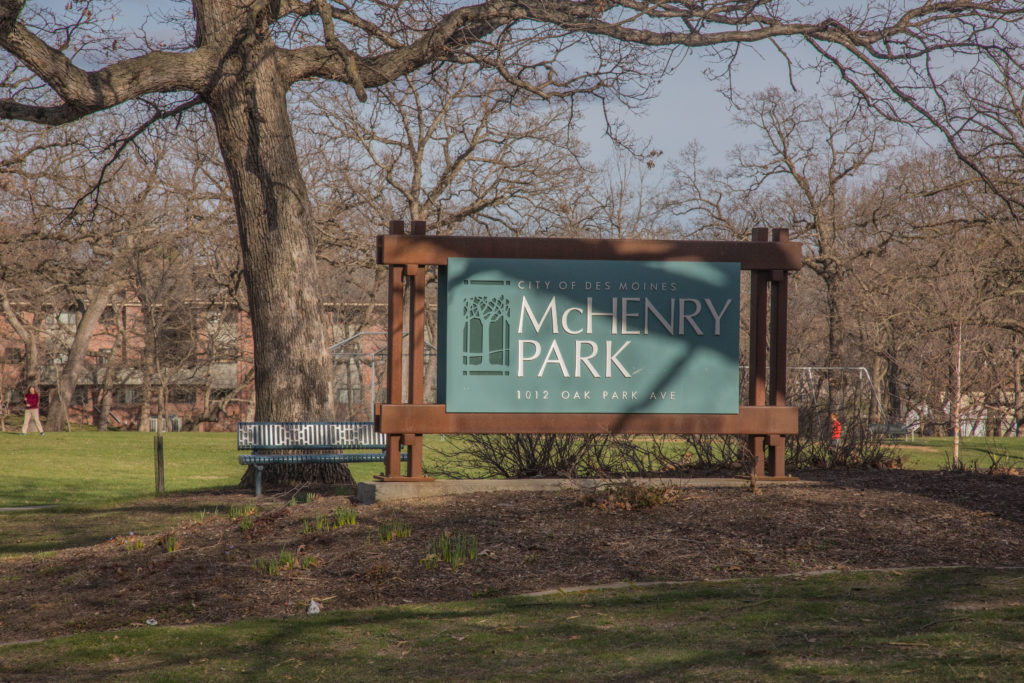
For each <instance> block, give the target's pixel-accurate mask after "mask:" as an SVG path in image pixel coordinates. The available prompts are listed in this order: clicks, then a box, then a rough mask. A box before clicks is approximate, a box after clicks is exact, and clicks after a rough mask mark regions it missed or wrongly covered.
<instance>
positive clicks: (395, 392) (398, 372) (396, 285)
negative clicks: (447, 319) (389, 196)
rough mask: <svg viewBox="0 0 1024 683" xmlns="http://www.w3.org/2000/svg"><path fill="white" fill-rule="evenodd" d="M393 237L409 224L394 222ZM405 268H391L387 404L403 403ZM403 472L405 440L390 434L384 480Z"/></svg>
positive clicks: (391, 231)
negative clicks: (403, 274) (403, 445)
mask: <svg viewBox="0 0 1024 683" xmlns="http://www.w3.org/2000/svg"><path fill="white" fill-rule="evenodd" d="M389 227H390V233H391V234H392V235H401V234H404V233H405V223H403V222H402V221H391V225H390V226H389ZM402 270H403V269H402V267H401V266H389V267H388V344H387V349H388V365H387V402H388V403H390V404H395V403H401V402H402V337H403V335H404V329H403V324H402V318H403V315H404V309H405V296H404V291H403V290H404V287H405V282H404V279H403V277H402ZM401 468H402V436H401V434H388V435H387V446H386V447H385V451H384V476H385V477H388V478H390V477H398V476H400V475H401Z"/></svg>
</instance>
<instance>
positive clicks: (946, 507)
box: [0, 471, 1024, 642]
mask: <svg viewBox="0 0 1024 683" xmlns="http://www.w3.org/2000/svg"><path fill="white" fill-rule="evenodd" d="M800 477H801V479H804V480H807V481H813V482H814V483H813V484H810V483H809V484H807V485H804V484H797V485H790V486H772V487H760V488H758V489H756V490H751V489H747V488H739V489H737V488H721V489H705V488H692V489H683V490H681V491H680V492H679V493H678V495H676V496H675V497H674V498H673V499H672V500H670V501H669V502H666V503H663V504H661V505H657V506H654V507H649V508H642V509H630V510H626V509H622V508H620V507H616V506H614V505H584V504H583V503H582V502H581V500H580V498H581V496H580V495H578V494H576V493H573V492H571V491H569V492H561V493H529V494H521V493H490V494H477V495H471V496H460V497H453V498H447V499H440V500H421V501H411V502H402V503H395V504H387V505H385V504H378V505H373V506H361V507H358V508H357V512H358V519H357V521H356V524H355V525H353V526H344V527H341V528H338V529H335V530H333V531H325V532H317V533H305V532H304V526H305V525H306V523H307V522H310V521H312V520H313V519H315V518H316V517H317V516H318V515H326V514H328V513H330V512H331V511H333V510H334V509H336V508H338V507H340V506H351V505H352V503H351V502H350V501H349V500H348V499H347V498H344V497H322V498H318V499H317V500H314V501H312V502H310V503H304V504H301V505H293V506H287V505H285V504H284V503H283V502H282V503H279V504H276V505H272V506H267V505H266V504H265V505H264V508H263V510H262V511H261V513H260V514H259V515H258V516H255V517H254V518H253V520H254V521H253V525H252V528H250V529H248V530H243V529H242V528H241V525H240V523H239V521H237V520H230V519H228V515H227V514H226V511H224V510H223V509H222V514H220V515H217V516H214V517H211V518H208V519H206V520H204V521H192V522H188V523H185V524H183V525H181V526H180V527H179V528H177V529H174V530H173V532H172V533H173V535H174V536H175V537H176V540H177V545H178V549H176V550H175V551H174V552H167V551H166V549H165V547H164V545H165V544H166V540H165V539H164V537H163V536H149V537H142V538H141V541H142V543H141V545H142V547H141V548H139V547H138V545H139V544H138V543H137V542H136V540H135V539H124V538H116V539H113V540H111V541H108V542H106V543H102V544H99V545H96V546H91V547H85V548H74V549H69V550H63V551H58V552H56V553H52V554H49V555H47V556H41V557H40V556H32V555H23V556H18V557H14V558H8V559H7V560H5V561H2V562H0V586H3V590H2V591H0V642H12V641H23V640H28V639H33V638H44V637H48V636H54V635H60V634H67V633H73V632H79V631H86V630H103V629H117V628H124V627H130V626H142V625H144V624H145V623H146V621H147V619H155V620H156V621H157V623H159V624H162V625H166V624H194V623H203V622H224V621H231V620H235V619H241V618H249V617H276V616H284V615H296V614H301V613H303V610H304V609H305V606H306V605H307V604H308V603H309V601H310V600H311V599H316V600H318V601H320V602H322V603H323V609H324V610H325V611H329V610H336V609H345V608H351V607H367V606H374V605H393V604H406V603H410V602H413V603H415V602H431V601H446V600H460V599H468V598H473V597H479V596H497V595H508V594H517V593H525V592H533V591H540V590H545V589H553V588H559V587H570V586H579V585H597V584H605V583H612V582H619V581H633V582H644V581H663V580H669V581H681V580H695V579H710V578H723V577H737V576H767V575H775V574H792V573H800V572H811V571H818V570H826V569H865V568H886V567H910V566H951V565H972V566H991V567H996V566H998V567H1011V566H1012V567H1017V566H1024V478H1020V477H1008V476H987V475H977V474H953V473H945V472H903V471H865V472H827V473H803V474H801V475H800ZM193 498H195V501H194V502H195V504H196V505H197V506H199V507H201V506H202V505H203V504H204V503H203V499H202V497H193ZM212 504H217V503H216V502H213V503H211V505H212ZM392 520H398V521H400V522H404V523H407V524H408V525H409V526H410V527H411V529H412V534H411V536H410V537H408V538H399V539H395V540H393V541H391V542H389V543H383V542H381V540H380V538H379V533H378V530H379V527H380V525H382V524H385V523H387V522H389V521H392ZM445 532H450V533H463V534H471V535H473V536H475V537H476V539H477V541H478V546H479V549H480V554H479V556H478V557H477V558H476V559H474V560H472V561H469V562H467V563H466V564H464V565H462V566H461V567H459V568H458V570H453V569H452V568H451V567H449V566H448V565H445V564H441V565H440V566H437V567H433V568H431V567H428V566H427V565H426V564H425V563H424V562H422V560H423V559H424V558H425V557H426V555H427V547H428V545H429V543H430V542H431V541H432V540H433V539H435V538H437V537H439V536H440V535H441V534H443V533H445ZM282 549H285V550H288V551H290V552H291V553H293V554H294V555H295V556H296V557H297V558H298V559H299V561H301V560H302V559H303V558H306V559H305V562H306V563H307V564H309V565H310V566H309V567H308V568H305V569H302V568H299V567H296V568H292V569H286V570H283V571H282V572H281V573H279V574H278V575H275V576H270V575H268V574H267V573H266V572H262V571H260V570H258V569H257V568H256V567H255V563H256V561H257V559H264V560H272V559H273V558H277V557H279V553H280V551H281V550H282Z"/></svg>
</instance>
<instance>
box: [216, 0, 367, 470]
mask: <svg viewBox="0 0 1024 683" xmlns="http://www.w3.org/2000/svg"><path fill="white" fill-rule="evenodd" d="M199 6H203V7H204V9H206V10H209V12H208V15H207V16H200V17H198V19H199V25H200V30H201V31H202V30H206V29H207V27H212V29H213V30H216V29H217V27H218V26H222V25H223V23H221V22H225V23H230V22H233V21H245V20H250V21H251V20H252V17H242V18H239V17H232V16H211V15H213V14H216V10H226V11H230V8H227V7H225V6H224V3H210V4H209V5H207V4H205V3H203V4H202V5H200V4H199V3H197V7H199ZM221 74H222V75H221V77H220V78H219V80H218V82H217V84H216V85H215V86H214V88H213V89H212V90H211V91H210V92H208V93H204V97H205V98H206V101H207V104H208V106H209V108H210V111H211V112H212V114H213V121H214V126H215V127H216V131H217V139H218V142H219V144H220V148H221V153H222V154H223V158H224V163H225V166H226V169H227V174H228V178H229V180H230V182H231V190H232V194H233V197H234V202H235V211H236V214H237V218H238V234H239V238H240V243H241V247H242V259H243V268H244V272H245V282H246V287H247V291H248V295H249V310H250V311H251V316H252V328H253V344H254V359H255V367H256V375H255V386H256V419H257V420H275V421H288V420H330V419H333V418H334V389H333V385H334V382H333V366H332V362H331V356H330V353H329V350H328V346H329V342H328V334H327V321H326V316H325V314H324V309H323V305H322V300H321V297H320V290H319V283H318V278H317V267H316V257H315V251H314V244H313V239H312V229H311V228H312V220H311V215H312V211H311V207H310V202H309V195H308V191H307V189H306V185H305V182H304V181H303V179H302V175H301V173H300V170H299V169H300V164H299V159H298V153H297V151H296V149H295V137H294V134H293V130H292V125H291V120H290V118H289V115H288V109H287V100H286V94H287V85H288V84H287V83H286V82H285V80H284V79H283V78H282V76H281V73H280V65H279V64H278V62H277V57H276V52H275V46H274V44H273V42H272V41H271V40H270V39H269V37H268V36H267V34H266V33H265V32H257V35H256V37H254V38H252V39H251V40H249V41H245V42H243V43H242V44H240V45H238V46H237V49H235V50H233V51H232V52H231V53H229V54H227V55H226V56H225V58H224V61H223V63H222V65H221ZM329 469H331V470H333V471H334V475H333V476H329V477H325V470H324V468H323V467H320V468H308V469H307V470H302V469H301V468H293V467H288V468H286V467H283V466H275V467H268V468H267V469H266V470H265V471H264V481H265V482H266V483H267V484H268V485H272V484H274V483H275V481H278V482H280V481H281V480H295V479H314V480H318V481H322V480H324V479H325V478H326V479H329V480H330V483H339V479H340V481H341V482H351V475H350V474H349V472H348V468H347V467H346V466H344V465H337V466H332V467H331V468H329ZM307 473H308V474H307ZM249 475H251V473H247V478H248V477H249ZM244 482H245V479H243V483H244Z"/></svg>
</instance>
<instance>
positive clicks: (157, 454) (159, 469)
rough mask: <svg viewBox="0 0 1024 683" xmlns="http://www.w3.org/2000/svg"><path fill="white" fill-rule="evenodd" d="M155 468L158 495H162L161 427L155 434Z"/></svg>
mask: <svg viewBox="0 0 1024 683" xmlns="http://www.w3.org/2000/svg"><path fill="white" fill-rule="evenodd" d="M158 419H161V420H162V419H163V417H162V416H161V417H160V418H158ZM153 469H154V470H155V472H156V495H158V496H161V495H163V493H164V435H163V433H162V432H160V430H159V428H158V429H157V433H156V434H154V435H153Z"/></svg>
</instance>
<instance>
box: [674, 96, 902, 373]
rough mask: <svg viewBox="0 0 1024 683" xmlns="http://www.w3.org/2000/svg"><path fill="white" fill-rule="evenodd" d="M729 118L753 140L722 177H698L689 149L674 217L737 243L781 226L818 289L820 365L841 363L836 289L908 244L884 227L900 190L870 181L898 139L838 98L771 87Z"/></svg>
mask: <svg viewBox="0 0 1024 683" xmlns="http://www.w3.org/2000/svg"><path fill="white" fill-rule="evenodd" d="M736 101H737V114H736V120H737V122H738V123H739V124H741V125H744V126H747V127H750V128H753V129H754V130H756V131H757V132H758V134H759V137H760V139H759V141H757V142H755V143H751V144H749V145H742V146H738V147H736V148H735V149H734V150H733V151H732V153H731V154H730V157H731V160H732V165H731V166H730V168H729V169H728V170H727V171H725V172H721V171H718V172H712V173H706V172H705V171H704V170H703V169H702V168H701V167H700V166H699V163H698V162H697V161H695V154H696V153H697V152H696V151H695V150H694V149H692V148H691V149H690V150H688V151H687V153H686V154H685V155H684V156H683V162H682V163H678V164H675V165H674V167H673V170H674V175H675V178H676V185H675V187H676V189H677V193H678V198H679V207H680V210H681V212H683V213H684V214H686V215H688V216H689V217H690V218H691V220H693V221H694V222H695V223H696V225H697V227H699V228H702V229H704V230H705V231H712V232H716V233H718V234H721V233H726V234H728V235H729V236H730V237H732V238H735V239H744V238H749V235H750V230H751V228H753V227H755V226H786V227H790V228H791V229H792V233H793V237H794V238H795V239H797V240H800V241H802V242H804V244H805V249H806V251H805V254H804V265H805V266H807V267H808V268H809V269H810V270H811V271H812V272H814V273H815V274H816V275H817V276H818V277H819V278H820V279H821V281H822V284H823V285H824V287H823V295H824V311H823V317H824V320H825V323H826V332H827V346H826V354H825V357H824V358H822V359H820V360H818V362H819V363H823V364H824V365H827V366H837V365H840V356H841V349H840V344H841V340H842V339H843V337H844V335H843V316H842V314H841V309H840V304H841V300H842V289H843V287H844V285H845V282H846V279H847V278H848V277H849V275H850V273H851V271H852V270H853V268H854V267H855V264H856V263H857V262H858V261H859V260H862V259H863V258H865V257H866V256H868V255H870V254H872V253H875V252H877V251H880V250H884V249H885V248H886V246H887V245H888V243H889V242H890V241H892V240H893V239H898V238H906V236H907V233H908V232H909V230H911V229H912V228H913V227H914V226H913V225H902V226H894V225H893V222H892V221H889V220H887V218H888V217H889V214H890V213H891V212H892V211H893V210H894V207H895V206H896V205H898V203H899V202H900V201H901V199H902V196H903V195H904V194H905V193H906V191H907V188H906V187H905V185H904V184H903V183H892V182H887V183H880V182H874V181H875V180H876V178H877V175H878V174H879V173H880V172H881V169H882V168H883V166H884V164H885V163H886V162H888V161H889V159H890V158H891V154H892V151H891V150H892V149H893V148H894V147H895V146H896V144H897V142H898V137H897V135H896V133H895V131H893V129H892V127H891V126H889V125H887V124H886V123H885V122H880V121H878V120H875V119H872V118H871V117H870V116H867V115H865V114H866V113H865V111H864V110H863V109H861V108H859V107H857V106H855V105H851V104H849V103H848V102H845V101H844V100H842V99H840V98H838V97H831V98H821V97H810V96H806V95H799V94H787V93H783V92H782V91H780V90H778V89H769V90H765V91H762V92H759V93H755V94H754V95H752V96H749V97H738V98H737V99H736Z"/></svg>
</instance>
